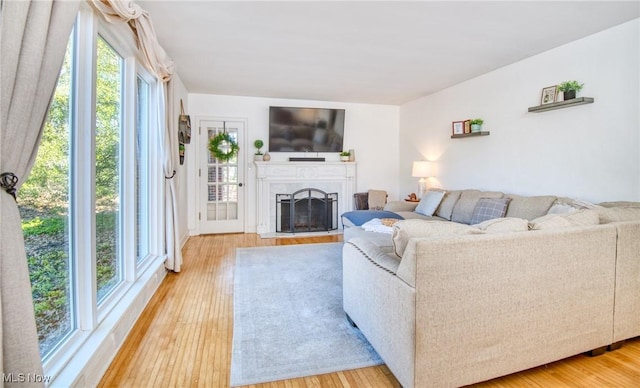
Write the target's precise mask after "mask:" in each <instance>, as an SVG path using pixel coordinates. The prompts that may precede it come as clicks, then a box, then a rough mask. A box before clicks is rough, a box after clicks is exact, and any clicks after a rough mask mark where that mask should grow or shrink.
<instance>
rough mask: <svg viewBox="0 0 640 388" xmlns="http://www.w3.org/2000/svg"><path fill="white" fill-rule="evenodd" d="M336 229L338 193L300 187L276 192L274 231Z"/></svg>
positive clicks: (291, 231) (292, 231) (294, 231)
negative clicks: (296, 189)
mask: <svg viewBox="0 0 640 388" xmlns="http://www.w3.org/2000/svg"><path fill="white" fill-rule="evenodd" d="M335 229H338V193H325V192H324V191H322V190H318V189H309V188H307V189H302V190H298V191H296V192H294V193H292V194H276V232H283V233H296V232H321V231H329V230H335Z"/></svg>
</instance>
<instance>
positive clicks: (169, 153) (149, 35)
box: [88, 0, 182, 272]
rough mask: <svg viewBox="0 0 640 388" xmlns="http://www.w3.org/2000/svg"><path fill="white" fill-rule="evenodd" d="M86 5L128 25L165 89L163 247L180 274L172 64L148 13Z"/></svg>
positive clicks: (125, 4) (121, 4)
mask: <svg viewBox="0 0 640 388" xmlns="http://www.w3.org/2000/svg"><path fill="white" fill-rule="evenodd" d="M88 1H89V3H90V4H91V5H92V6H93V7H94V9H96V10H97V11H98V12H99V13H100V14H101V15H102V16H103V17H104V18H105V20H107V21H108V22H110V23H128V24H129V27H131V29H132V30H133V32H134V33H135V35H136V39H137V41H138V47H139V49H140V50H141V51H142V52H143V53H144V58H145V60H146V62H147V63H146V65H147V67H148V68H149V70H151V71H152V72H153V73H154V74H155V75H156V77H158V79H160V80H161V81H162V82H163V83H164V85H163V87H162V88H160V91H161V93H160V94H161V95H163V96H164V98H161V99H160V101H159V108H160V111H159V120H158V121H159V124H160V131H159V133H160V136H161V139H162V140H161V141H160V144H161V146H162V155H163V169H164V174H165V178H166V183H165V204H164V205H165V246H166V254H167V260H166V262H165V266H166V267H167V269H169V270H172V271H175V272H180V267H181V265H182V252H181V251H180V241H179V230H178V192H177V183H176V180H177V179H178V177H177V176H176V171H175V169H174V166H175V165H176V161H177V159H178V129H177V128H176V126H177V125H176V122H177V120H178V114H177V112H176V111H175V108H174V104H173V85H172V84H171V82H170V80H171V76H172V75H173V73H174V72H175V63H174V62H173V60H171V58H169V57H168V56H167V54H166V52H165V51H164V49H163V48H162V47H161V46H160V44H159V43H158V40H157V38H156V33H155V30H154V28H153V23H152V22H151V18H150V17H149V13H148V12H147V11H145V10H144V9H142V8H141V7H140V6H138V5H137V4H135V3H134V2H133V1H118V0H88Z"/></svg>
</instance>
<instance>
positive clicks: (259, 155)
mask: <svg viewBox="0 0 640 388" xmlns="http://www.w3.org/2000/svg"><path fill="white" fill-rule="evenodd" d="M253 146H254V147H256V148H257V149H258V150H257V151H256V153H255V154H254V157H253V160H258V161H259V160H264V158H263V156H262V150H261V148H262V147H263V146H264V142H263V141H262V140H260V139H257V140H256V141H254V142H253Z"/></svg>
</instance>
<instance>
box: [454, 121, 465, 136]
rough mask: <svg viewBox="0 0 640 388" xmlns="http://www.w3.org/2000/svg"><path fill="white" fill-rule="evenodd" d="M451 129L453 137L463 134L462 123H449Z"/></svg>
mask: <svg viewBox="0 0 640 388" xmlns="http://www.w3.org/2000/svg"><path fill="white" fill-rule="evenodd" d="M451 128H452V131H453V134H454V135H462V134H464V133H465V132H464V121H454V122H452V123H451Z"/></svg>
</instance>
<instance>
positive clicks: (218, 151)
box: [209, 132, 240, 162]
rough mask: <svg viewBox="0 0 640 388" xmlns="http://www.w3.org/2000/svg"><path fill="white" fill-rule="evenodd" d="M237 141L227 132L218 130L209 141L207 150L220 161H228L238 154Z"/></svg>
mask: <svg viewBox="0 0 640 388" xmlns="http://www.w3.org/2000/svg"><path fill="white" fill-rule="evenodd" d="M239 150H240V147H238V143H236V141H235V140H234V139H233V137H231V135H230V134H228V133H227V132H220V133H218V134H217V135H216V136H214V137H212V138H211V140H210V141H209V151H211V153H212V154H213V156H215V157H216V159H218V160H220V161H222V162H228V161H229V160H230V159H232V158H233V157H235V156H236V155H238V151H239Z"/></svg>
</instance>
